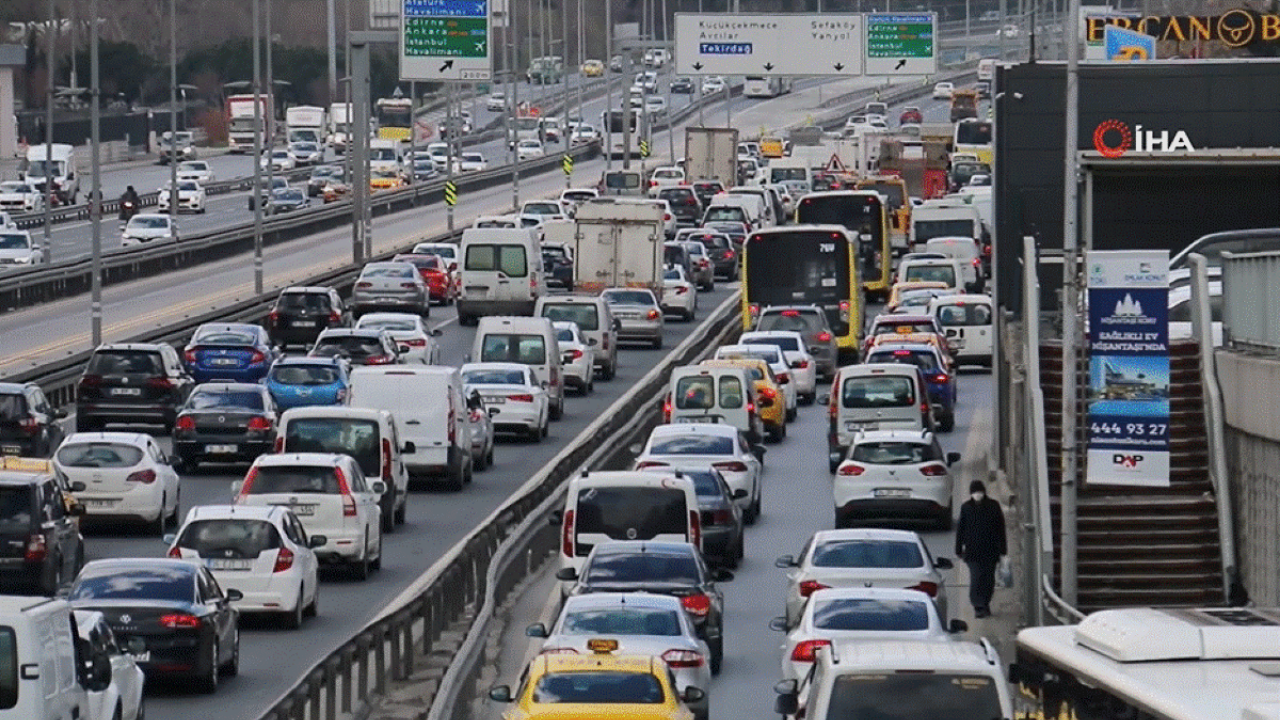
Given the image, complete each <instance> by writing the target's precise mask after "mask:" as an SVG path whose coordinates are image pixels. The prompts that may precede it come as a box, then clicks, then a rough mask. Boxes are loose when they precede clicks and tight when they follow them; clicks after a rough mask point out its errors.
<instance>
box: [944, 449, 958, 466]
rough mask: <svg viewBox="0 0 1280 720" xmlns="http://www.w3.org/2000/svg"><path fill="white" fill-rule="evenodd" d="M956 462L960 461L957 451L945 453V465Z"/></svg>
mask: <svg viewBox="0 0 1280 720" xmlns="http://www.w3.org/2000/svg"><path fill="white" fill-rule="evenodd" d="M958 462H960V453H958V452H949V453H947V465H955V464H956V463H958Z"/></svg>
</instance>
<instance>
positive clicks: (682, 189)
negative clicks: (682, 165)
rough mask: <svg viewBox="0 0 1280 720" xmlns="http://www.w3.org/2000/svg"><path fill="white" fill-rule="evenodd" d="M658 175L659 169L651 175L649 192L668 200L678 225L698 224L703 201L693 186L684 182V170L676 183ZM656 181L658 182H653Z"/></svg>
mask: <svg viewBox="0 0 1280 720" xmlns="http://www.w3.org/2000/svg"><path fill="white" fill-rule="evenodd" d="M677 169H678V168H677ZM656 175H657V171H655V173H654V176H651V177H650V180H649V182H650V183H651V185H650V188H649V193H650V194H651V195H652V196H654V197H656V198H658V199H660V200H666V201H667V204H668V205H669V206H670V207H671V214H672V215H674V216H675V219H676V225H677V226H678V227H685V228H688V227H694V226H696V225H697V224H698V221H699V220H701V219H702V201H701V200H699V199H698V195H697V193H695V192H694V191H693V188H690V187H688V185H686V184H685V183H684V171H683V170H681V171H680V180H679V181H678V183H676V184H674V185H673V184H670V183H667V182H665V180H666V179H665V178H658V177H656ZM655 182H657V183H658V184H653V183H655ZM677 232H678V231H677Z"/></svg>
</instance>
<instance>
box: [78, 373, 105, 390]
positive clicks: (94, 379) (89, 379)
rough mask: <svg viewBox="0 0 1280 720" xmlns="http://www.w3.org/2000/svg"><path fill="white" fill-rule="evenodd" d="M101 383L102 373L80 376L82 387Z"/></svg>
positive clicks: (96, 385) (95, 385)
mask: <svg viewBox="0 0 1280 720" xmlns="http://www.w3.org/2000/svg"><path fill="white" fill-rule="evenodd" d="M101 384H102V376H101V375H85V376H83V377H81V378H80V387H98V386H99V385H101Z"/></svg>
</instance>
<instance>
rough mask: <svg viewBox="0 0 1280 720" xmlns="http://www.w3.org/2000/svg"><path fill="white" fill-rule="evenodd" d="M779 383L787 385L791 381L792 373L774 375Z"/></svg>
mask: <svg viewBox="0 0 1280 720" xmlns="http://www.w3.org/2000/svg"><path fill="white" fill-rule="evenodd" d="M774 378H775V379H776V380H777V381H778V384H779V385H786V384H787V383H789V382H791V373H778V374H777V375H775V376H774Z"/></svg>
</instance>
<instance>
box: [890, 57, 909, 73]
mask: <svg viewBox="0 0 1280 720" xmlns="http://www.w3.org/2000/svg"><path fill="white" fill-rule="evenodd" d="M906 66H907V59H906V58H902V59H901V60H899V61H898V64H897V65H894V66H893V69H894V70H901V69H902V68H904V67H906Z"/></svg>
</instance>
